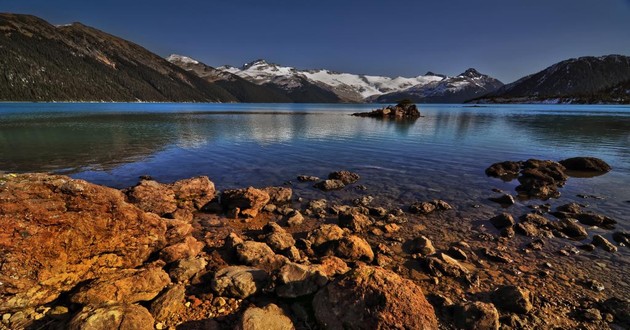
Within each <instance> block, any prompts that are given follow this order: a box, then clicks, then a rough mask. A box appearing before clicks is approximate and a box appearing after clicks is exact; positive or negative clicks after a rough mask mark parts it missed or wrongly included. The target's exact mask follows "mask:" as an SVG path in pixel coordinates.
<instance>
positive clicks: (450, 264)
mask: <svg viewBox="0 0 630 330" xmlns="http://www.w3.org/2000/svg"><path fill="white" fill-rule="evenodd" d="M424 265H425V268H426V269H427V270H428V272H429V274H431V275H433V276H438V277H439V276H444V275H447V276H452V277H455V278H465V277H466V276H468V275H469V273H470V271H469V270H468V269H467V268H466V267H464V266H462V264H461V263H459V261H457V260H455V259H453V258H451V257H449V256H448V255H446V254H444V253H439V254H438V255H437V256H435V257H428V258H426V259H425V260H424Z"/></svg>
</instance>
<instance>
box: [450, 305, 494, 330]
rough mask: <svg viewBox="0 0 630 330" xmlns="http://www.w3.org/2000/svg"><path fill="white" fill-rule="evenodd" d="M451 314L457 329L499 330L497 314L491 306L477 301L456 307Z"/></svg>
mask: <svg viewBox="0 0 630 330" xmlns="http://www.w3.org/2000/svg"><path fill="white" fill-rule="evenodd" d="M453 314H454V315H453V321H454V323H455V326H456V327H457V328H459V329H499V312H498V311H497V309H496V308H495V307H494V305H492V304H488V303H483V302H479V301H477V302H472V303H467V304H463V305H457V306H455V308H454V313H453Z"/></svg>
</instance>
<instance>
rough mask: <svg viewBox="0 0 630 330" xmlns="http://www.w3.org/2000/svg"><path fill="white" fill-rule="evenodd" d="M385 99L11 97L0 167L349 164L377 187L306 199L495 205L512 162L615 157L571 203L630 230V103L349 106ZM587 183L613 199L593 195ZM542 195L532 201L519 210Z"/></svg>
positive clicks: (566, 194) (246, 181) (228, 174)
mask: <svg viewBox="0 0 630 330" xmlns="http://www.w3.org/2000/svg"><path fill="white" fill-rule="evenodd" d="M376 107H377V106H376V105H364V104H361V105H345V104H342V105H320V104H264V105H262V104H102V103H97V104H64V103H57V104H52V103H48V104H47V103H5V104H0V170H3V171H6V172H32V171H51V172H57V173H63V174H68V175H70V176H72V177H75V178H81V179H86V180H88V181H90V182H94V183H99V184H104V185H108V186H113V187H118V188H122V187H127V186H131V185H133V184H135V183H136V182H137V179H138V176H140V175H144V174H149V175H151V176H153V177H154V178H155V179H157V180H159V181H174V180H177V179H181V178H187V177H191V176H196V175H207V176H209V177H210V178H211V180H213V181H214V182H215V184H217V186H218V187H219V188H220V189H223V188H228V187H242V186H247V185H253V186H267V185H280V184H283V183H285V182H287V181H290V180H293V181H295V180H294V178H295V177H296V176H297V175H300V174H305V175H316V176H320V177H325V176H326V175H327V173H328V172H331V171H334V170H339V169H347V170H351V171H356V172H358V173H359V174H360V175H361V176H362V180H361V182H360V183H361V184H363V185H365V186H366V187H367V188H368V190H367V191H366V192H358V191H354V190H352V189H350V190H348V191H344V192H334V193H329V194H324V193H323V192H319V191H317V190H315V189H313V188H312V187H310V185H309V184H304V183H297V182H294V189H295V190H296V192H297V194H298V195H300V196H303V197H306V198H317V197H324V196H331V195H332V196H334V197H336V198H340V199H344V198H351V197H352V196H354V195H357V196H358V195H360V194H365V193H369V194H372V195H374V196H375V197H377V201H378V202H380V203H382V204H390V205H396V204H397V203H398V204H400V203H406V202H409V201H411V200H415V199H433V198H442V199H445V200H447V201H449V202H451V203H453V204H455V205H460V206H461V207H468V206H470V205H473V204H477V205H481V206H488V207H491V206H494V208H496V205H493V203H491V202H489V201H487V197H489V196H491V195H493V194H494V193H493V192H491V191H490V189H491V188H500V189H504V190H508V191H512V192H513V188H514V187H515V186H516V185H517V183H516V181H513V182H510V183H504V182H501V181H500V180H497V179H493V178H488V177H486V176H485V174H484V170H485V168H486V167H488V166H489V165H490V164H492V163H494V162H498V161H504V160H525V159H528V158H540V159H552V160H561V159H564V158H568V157H573V156H594V157H599V158H602V159H604V160H605V161H606V162H608V163H609V164H610V165H611V166H612V167H613V171H612V172H610V173H608V174H606V175H603V176H599V177H595V178H570V179H569V181H568V182H567V185H566V186H565V187H564V188H562V189H561V192H562V197H561V198H560V199H559V200H558V201H554V205H558V204H559V203H561V202H562V203H564V202H569V201H577V202H580V203H589V204H591V205H592V208H593V209H595V210H598V211H601V212H602V213H604V214H606V215H609V216H611V217H613V218H615V219H617V220H618V221H620V222H621V223H620V227H621V228H624V229H628V228H629V227H630V218H629V217H630V202H629V201H630V188H628V185H629V184H630V107H627V106H626V107H624V106H578V105H492V106H481V107H477V106H465V105H464V106H463V105H421V106H420V108H421V112H422V114H423V116H424V117H422V118H420V119H418V120H417V121H415V122H395V121H382V120H376V119H372V118H357V117H352V116H349V114H350V113H352V112H357V111H368V110H371V109H374V108H376ZM578 194H586V195H596V196H600V197H603V198H604V199H602V200H599V199H592V198H591V199H582V198H579V197H577V196H576V195H578ZM532 203H534V204H536V203H541V202H540V201H521V203H519V205H517V206H516V207H523V208H524V206H525V205H527V204H532Z"/></svg>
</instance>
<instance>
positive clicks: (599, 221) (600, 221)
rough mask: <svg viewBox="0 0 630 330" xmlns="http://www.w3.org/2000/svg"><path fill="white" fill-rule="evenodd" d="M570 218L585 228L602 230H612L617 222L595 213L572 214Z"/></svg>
mask: <svg viewBox="0 0 630 330" xmlns="http://www.w3.org/2000/svg"><path fill="white" fill-rule="evenodd" d="M572 216H573V217H574V218H575V219H577V220H578V221H579V222H580V223H583V224H585V225H587V226H598V227H602V228H608V229H612V228H614V227H615V226H614V225H615V224H616V223H617V221H615V220H614V219H611V218H609V217H606V216H603V215H601V214H595V213H579V214H572Z"/></svg>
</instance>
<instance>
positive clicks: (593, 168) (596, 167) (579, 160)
mask: <svg viewBox="0 0 630 330" xmlns="http://www.w3.org/2000/svg"><path fill="white" fill-rule="evenodd" d="M560 164H562V166H564V167H565V168H566V169H567V170H570V171H579V172H600V173H607V172H610V170H611V169H612V168H611V167H610V165H608V164H607V163H606V162H605V161H603V160H601V159H599V158H595V157H573V158H568V159H565V160H561V161H560Z"/></svg>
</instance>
